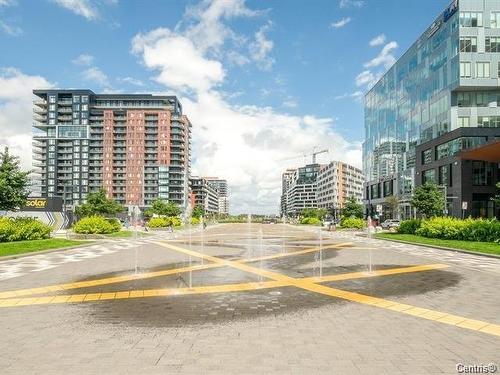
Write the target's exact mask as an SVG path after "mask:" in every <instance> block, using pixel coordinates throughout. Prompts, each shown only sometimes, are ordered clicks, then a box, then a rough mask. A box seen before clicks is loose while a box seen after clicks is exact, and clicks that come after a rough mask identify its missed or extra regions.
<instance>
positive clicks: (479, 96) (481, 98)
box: [476, 92, 490, 107]
mask: <svg viewBox="0 0 500 375" xmlns="http://www.w3.org/2000/svg"><path fill="white" fill-rule="evenodd" d="M489 102H490V96H489V94H487V93H485V92H478V93H476V107H487V106H488V104H489Z"/></svg>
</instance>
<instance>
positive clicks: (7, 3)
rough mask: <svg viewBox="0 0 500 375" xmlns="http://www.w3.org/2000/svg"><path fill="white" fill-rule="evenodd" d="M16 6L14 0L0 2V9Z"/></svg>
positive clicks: (0, 0)
mask: <svg viewBox="0 0 500 375" xmlns="http://www.w3.org/2000/svg"><path fill="white" fill-rule="evenodd" d="M14 4H16V2H15V1H14V0H0V7H8V6H11V5H14Z"/></svg>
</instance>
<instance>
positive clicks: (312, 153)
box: [280, 147, 329, 164]
mask: <svg viewBox="0 0 500 375" xmlns="http://www.w3.org/2000/svg"><path fill="white" fill-rule="evenodd" d="M315 150H316V147H315V148H313V150H312V152H310V153H307V154H302V155H297V156H294V157H291V158H285V159H280V160H292V159H297V158H301V157H303V158H304V159H305V157H306V156H311V157H312V164H316V155H319V154H324V153H328V152H329V151H328V150H326V149H325V150H320V151H315Z"/></svg>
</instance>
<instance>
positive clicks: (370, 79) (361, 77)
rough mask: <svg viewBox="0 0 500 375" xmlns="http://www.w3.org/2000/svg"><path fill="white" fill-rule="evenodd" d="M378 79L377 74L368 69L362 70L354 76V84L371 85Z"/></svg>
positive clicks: (359, 85)
mask: <svg viewBox="0 0 500 375" xmlns="http://www.w3.org/2000/svg"><path fill="white" fill-rule="evenodd" d="M377 80H378V76H377V75H375V74H374V73H373V72H371V71H370V70H364V71H362V72H361V73H359V74H358V75H357V76H356V86H358V87H361V86H370V87H371V86H373V84H374V83H376V82H377Z"/></svg>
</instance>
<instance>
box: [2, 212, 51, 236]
mask: <svg viewBox="0 0 500 375" xmlns="http://www.w3.org/2000/svg"><path fill="white" fill-rule="evenodd" d="M51 232H52V227H51V226H50V225H48V224H45V223H43V222H41V221H40V220H38V219H36V218H29V217H16V218H10V217H2V218H0V242H12V241H26V240H42V239H46V238H50V233H51Z"/></svg>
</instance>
